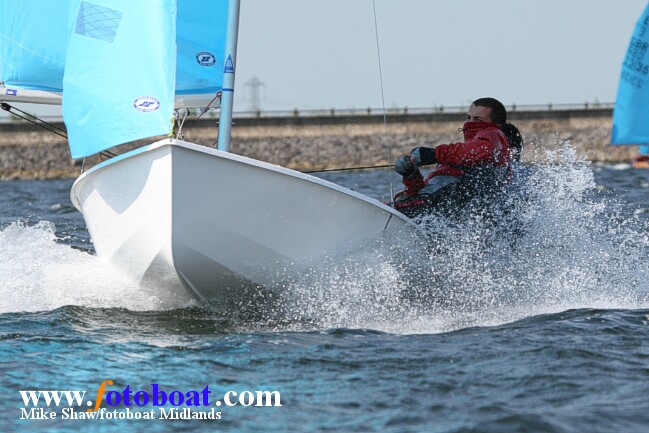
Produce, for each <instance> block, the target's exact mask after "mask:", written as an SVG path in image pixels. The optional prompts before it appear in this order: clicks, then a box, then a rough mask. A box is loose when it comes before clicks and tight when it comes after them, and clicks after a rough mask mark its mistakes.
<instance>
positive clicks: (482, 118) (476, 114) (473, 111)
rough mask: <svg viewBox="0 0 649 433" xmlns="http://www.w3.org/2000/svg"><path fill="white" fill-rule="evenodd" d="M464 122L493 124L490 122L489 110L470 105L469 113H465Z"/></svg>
mask: <svg viewBox="0 0 649 433" xmlns="http://www.w3.org/2000/svg"><path fill="white" fill-rule="evenodd" d="M466 121H467V122H487V123H493V122H492V121H491V108H487V107H479V106H475V105H473V104H471V106H470V107H469V111H468V112H467V113H466Z"/></svg>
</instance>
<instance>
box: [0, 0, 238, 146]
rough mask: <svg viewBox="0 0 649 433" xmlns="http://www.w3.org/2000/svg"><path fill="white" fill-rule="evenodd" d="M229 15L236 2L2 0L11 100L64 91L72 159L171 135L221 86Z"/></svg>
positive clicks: (1, 60) (0, 36)
mask: <svg viewBox="0 0 649 433" xmlns="http://www.w3.org/2000/svg"><path fill="white" fill-rule="evenodd" d="M227 12H228V1H227V0H157V1H155V2H152V1H150V0H148V1H147V0H134V1H130V0H111V1H105V0H95V1H84V0H58V1H56V2H54V1H51V2H50V1H47V2H46V1H42V0H2V1H0V71H1V73H2V76H1V77H0V78H1V79H2V81H4V82H5V84H6V85H7V91H6V92H7V93H6V96H11V97H12V98H11V99H12V100H14V101H21V100H22V101H23V102H31V100H30V97H31V96H25V97H24V99H20V98H18V97H17V96H19V95H17V94H16V93H20V92H19V91H18V92H17V91H16V90H13V89H26V90H46V91H54V92H62V95H63V117H64V120H65V123H66V126H67V128H68V134H69V141H70V150H71V154H72V157H73V158H81V157H84V156H88V155H91V154H94V153H97V152H100V151H102V150H104V149H107V148H110V147H114V146H116V145H119V144H122V143H125V142H128V141H133V140H137V139H140V138H146V137H151V136H155V135H161V134H166V133H168V132H169V131H170V128H171V120H172V116H173V109H174V105H176V106H179V107H205V106H206V105H207V103H208V102H209V101H210V100H211V99H213V97H214V96H216V95H217V93H218V92H220V90H221V87H222V77H223V69H224V63H225V62H224V59H223V56H224V52H225V32H226V21H227ZM9 92H12V93H9ZM174 94H176V95H180V96H178V97H176V98H174ZM0 96H2V95H0ZM49 102H50V101H49V100H48V103H49ZM53 102H54V103H56V101H53Z"/></svg>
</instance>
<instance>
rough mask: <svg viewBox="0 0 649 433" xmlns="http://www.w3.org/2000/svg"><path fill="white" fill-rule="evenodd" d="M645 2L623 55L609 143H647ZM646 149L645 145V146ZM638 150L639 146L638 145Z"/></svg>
mask: <svg viewBox="0 0 649 433" xmlns="http://www.w3.org/2000/svg"><path fill="white" fill-rule="evenodd" d="M648 54H649V5H647V7H646V8H645V10H644V12H643V13H642V15H641V16H640V19H638V22H637V23H636V26H635V30H634V32H633V35H632V36H631V42H630V43H629V47H628V49H627V52H626V56H625V58H624V63H623V65H622V73H621V75H620V84H619V87H618V92H617V99H616V101H615V108H614V111H613V131H612V135H611V144H614V145H625V144H640V145H642V144H645V145H646V144H649V56H648ZM645 150H648V151H649V147H648V146H645ZM641 152H642V148H641Z"/></svg>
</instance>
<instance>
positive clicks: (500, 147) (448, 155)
mask: <svg viewBox="0 0 649 433" xmlns="http://www.w3.org/2000/svg"><path fill="white" fill-rule="evenodd" d="M462 131H463V132H464V141H463V142H461V143H451V144H440V145H438V146H436V147H435V158H436V159H437V164H438V165H437V167H436V168H435V170H433V171H432V172H431V173H430V174H429V175H428V177H427V178H426V180H425V181H424V179H423V177H422V176H421V175H420V176H418V177H417V178H415V179H411V180H408V179H406V178H404V179H403V184H404V185H405V186H406V191H405V194H406V195H408V196H412V195H415V194H416V193H417V192H418V191H419V190H420V189H421V188H423V187H424V186H425V184H426V183H427V182H428V181H429V180H430V179H431V178H433V177H435V176H463V175H465V174H466V173H467V170H469V169H471V168H473V167H479V166H485V165H491V166H496V167H503V168H511V154H510V152H509V142H508V141H507V138H506V137H505V134H504V133H503V132H502V131H501V130H500V128H499V127H498V125H495V124H493V123H486V122H466V123H465V124H464V126H463V127H462Z"/></svg>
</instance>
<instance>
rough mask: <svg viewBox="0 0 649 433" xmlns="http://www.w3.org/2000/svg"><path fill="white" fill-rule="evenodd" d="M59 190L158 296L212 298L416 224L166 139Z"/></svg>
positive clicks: (110, 256)
mask: <svg viewBox="0 0 649 433" xmlns="http://www.w3.org/2000/svg"><path fill="white" fill-rule="evenodd" d="M71 198H72V202H73V203H74V205H75V206H76V207H77V209H79V210H80V211H81V212H82V213H83V216H84V218H85V221H86V225H87V227H88V230H89V232H90V235H91V237H92V240H93V243H94V246H95V249H96V251H97V254H98V255H99V256H100V257H104V258H105V259H107V260H109V261H110V262H112V263H113V264H114V265H115V266H116V267H117V268H119V269H120V270H121V271H123V272H125V273H126V274H127V275H128V276H129V277H130V278H132V279H133V280H134V281H135V282H137V283H139V284H141V285H143V286H146V287H149V288H152V289H154V290H158V291H164V292H165V296H184V295H185V294H186V293H185V292H187V293H189V294H190V295H191V296H192V297H194V298H197V299H199V300H208V301H212V302H216V303H219V302H222V301H223V300H224V299H226V298H230V297H232V296H235V297H236V294H237V293H238V292H240V291H241V290H243V289H245V288H246V287H250V286H264V287H271V286H277V285H281V284H282V283H285V282H286V281H291V280H293V279H294V278H295V277H296V276H298V275H299V273H300V272H302V271H303V270H304V269H306V268H307V267H309V266H312V265H314V264H317V263H319V262H321V261H322V260H324V259H326V258H330V257H332V256H337V255H343V254H348V253H351V252H353V251H356V250H359V249H361V248H363V247H366V246H367V245H369V244H372V243H375V242H377V241H380V240H381V239H385V238H389V237H390V236H391V235H393V234H399V235H400V237H402V238H403V236H407V235H408V234H414V233H415V231H416V228H415V225H414V224H413V223H412V222H411V221H410V220H409V219H408V218H406V217H405V216H403V215H401V214H400V213H398V212H396V211H394V210H393V209H391V208H390V207H388V206H386V205H384V204H382V203H380V202H379V201H377V200H374V199H371V198H368V197H366V196H363V195H362V194H359V193H356V192H354V191H351V190H348V189H346V188H343V187H340V186H338V185H335V184H333V183H330V182H327V181H324V180H321V179H318V178H315V177H313V176H308V175H305V174H302V173H299V172H295V171H292V170H288V169H285V168H282V167H278V166H275V165H272V164H267V163H263V162H260V161H256V160H253V159H250V158H245V157H242V156H238V155H234V154H230V153H226V152H221V151H218V150H214V149H209V148H206V147H203V146H197V145H194V144H191V143H186V142H182V141H178V140H170V139H167V140H163V141H160V142H157V143H154V144H152V145H150V146H147V147H145V148H141V149H138V150H136V151H133V152H129V153H127V154H124V155H122V156H119V157H117V158H113V159H111V160H109V161H106V162H104V163H102V164H100V165H98V166H96V167H93V168H92V169H91V170H89V171H88V172H86V173H84V174H83V175H82V176H81V177H79V179H77V181H76V182H75V184H74V185H73V187H72V191H71Z"/></svg>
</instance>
